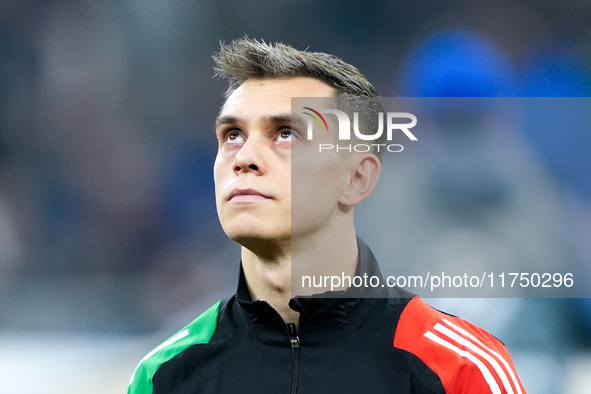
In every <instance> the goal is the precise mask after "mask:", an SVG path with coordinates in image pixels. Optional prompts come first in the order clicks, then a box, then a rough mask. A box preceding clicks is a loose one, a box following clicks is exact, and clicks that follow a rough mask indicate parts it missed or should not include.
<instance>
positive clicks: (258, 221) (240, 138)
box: [214, 77, 343, 245]
mask: <svg viewBox="0 0 591 394" xmlns="http://www.w3.org/2000/svg"><path fill="white" fill-rule="evenodd" d="M334 92H335V91H334V89H333V88H332V87H330V86H329V85H327V84H325V83H324V82H321V81H319V80H316V79H313V78H305V77H297V78H288V79H266V80H255V79H252V80H248V81H246V82H245V83H243V84H242V85H241V86H240V87H239V88H238V89H237V90H235V91H234V92H233V93H232V94H231V95H230V97H229V98H228V99H227V101H226V102H225V104H224V106H223V107H222V110H221V112H220V116H219V118H218V120H217V122H216V134H217V138H218V142H219V148H218V154H217V157H216V161H215V165H214V178H215V190H216V203H217V210H218V215H219V217H220V221H221V223H222V227H223V228H224V231H225V232H226V234H227V235H228V236H229V237H230V238H232V239H233V240H235V241H237V242H239V243H241V244H243V245H245V244H247V243H248V242H251V241H253V240H258V241H268V240H269V241H270V240H285V241H289V240H291V236H292V220H291V219H292V192H291V185H292V147H293V148H294V151H295V150H297V149H301V148H302V147H304V148H305V147H306V144H307V141H304V138H305V130H306V129H305V124H304V122H303V121H299V122H296V120H295V118H294V122H293V126H292V121H291V120H292V113H291V98H292V97H332V96H334ZM298 129H299V131H297V130H298ZM324 157H325V158H326V160H328V162H330V163H332V164H330V163H329V165H328V166H324V167H323V166H322V164H320V168H319V167H318V166H317V164H318V163H310V162H308V163H300V162H302V160H297V162H298V171H297V172H296V173H297V174H299V175H296V173H294V176H296V179H297V181H298V183H300V182H301V183H302V184H303V183H305V185H304V186H305V187H304V188H303V189H302V190H298V192H299V191H302V195H303V196H304V197H305V198H307V199H310V201H311V202H315V201H318V200H322V199H325V200H326V201H327V204H325V205H328V206H330V207H336V206H337V200H338V196H337V195H336V194H335V193H338V192H334V193H332V194H331V193H329V195H326V196H324V195H320V194H321V193H319V189H318V186H321V185H326V184H327V182H328V183H331V182H332V183H333V184H334V181H333V179H334V175H335V173H334V170H335V169H336V168H338V167H339V166H340V167H343V166H342V163H341V162H339V161H340V159H338V158H332V157H330V156H328V155H325V156H324ZM300 164H302V165H303V166H304V168H300V167H299V166H300ZM331 167H335V168H334V169H333V168H331ZM300 170H301V171H300ZM331 171H332V172H331ZM324 178H326V179H324ZM338 188H339V185H336V187H335V188H333V189H335V190H336V189H338ZM310 193H314V194H310ZM319 209H322V210H324V211H326V209H324V208H319ZM327 215H329V214H328V213H327ZM296 219H297V218H296ZM294 231H295V229H294Z"/></svg>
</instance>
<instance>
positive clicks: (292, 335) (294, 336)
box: [287, 323, 300, 349]
mask: <svg viewBox="0 0 591 394" xmlns="http://www.w3.org/2000/svg"><path fill="white" fill-rule="evenodd" d="M287 334H288V335H289V345H290V346H291V348H292V349H297V348H299V347H300V337H299V336H298V330H297V328H296V325H295V324H293V323H287Z"/></svg>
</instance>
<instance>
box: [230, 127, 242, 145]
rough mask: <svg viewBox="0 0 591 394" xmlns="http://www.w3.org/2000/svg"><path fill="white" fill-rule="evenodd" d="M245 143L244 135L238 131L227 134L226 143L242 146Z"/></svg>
mask: <svg viewBox="0 0 591 394" xmlns="http://www.w3.org/2000/svg"><path fill="white" fill-rule="evenodd" d="M243 142H244V137H243V136H242V133H241V132H240V131H238V130H230V131H229V132H227V133H226V143H228V144H241V143H243Z"/></svg>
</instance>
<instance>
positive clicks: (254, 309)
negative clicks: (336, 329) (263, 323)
mask: <svg viewBox="0 0 591 394" xmlns="http://www.w3.org/2000/svg"><path fill="white" fill-rule="evenodd" d="M357 246H358V250H359V252H358V263H357V268H356V272H355V275H356V276H359V277H363V276H364V275H367V276H368V277H372V276H375V277H377V278H379V285H378V286H377V287H375V288H373V287H350V288H348V289H346V290H343V291H334V292H326V293H323V294H319V295H314V296H298V297H295V298H293V299H291V301H290V304H289V306H290V307H291V308H292V309H293V310H295V311H297V312H299V313H300V323H303V322H304V321H316V320H323V321H324V322H326V321H331V322H332V323H334V324H348V322H353V323H354V322H361V321H362V320H363V318H364V317H365V315H366V314H367V312H368V310H369V308H370V307H371V305H373V301H375V299H377V298H392V297H396V298H408V294H406V293H405V292H404V291H400V289H394V290H393V289H389V288H388V287H387V286H383V287H382V284H384V279H383V276H382V273H381V272H380V269H379V266H378V264H377V261H376V259H375V257H374V255H373V253H372V251H371V249H370V248H369V246H367V244H365V242H363V241H362V240H361V239H360V238H357ZM236 299H237V301H238V304H239V305H240V306H241V307H242V308H243V310H244V311H245V312H246V313H247V314H248V317H249V318H248V320H250V321H253V320H260V319H263V320H267V319H276V318H277V317H278V316H279V315H278V314H277V312H275V310H274V309H273V308H272V307H271V306H270V305H269V304H268V303H267V302H266V301H253V300H252V297H251V295H250V292H249V290H248V286H247V284H246V277H245V275H244V270H243V268H242V264H240V277H239V280H238V289H237V291H236ZM372 299H373V301H372ZM354 315H355V316H354Z"/></svg>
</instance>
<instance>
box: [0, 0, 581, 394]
mask: <svg viewBox="0 0 591 394" xmlns="http://www.w3.org/2000/svg"><path fill="white" fill-rule="evenodd" d="M589 21H591V2H588V1H586V0H565V1H560V2H557V1H550V0H514V1H509V0H501V1H498V0H471V1H468V0H450V1H446V2H441V1H435V0H420V1H415V2H402V1H386V0H378V1H368V2H353V3H351V4H345V3H343V2H337V1H321V2H312V1H306V0H303V1H298V2H296V1H286V0H281V1H274V2H271V1H267V0H253V1H249V2H245V1H236V0H219V1H213V0H203V1H178V0H143V1H138V0H121V1H113V2H111V1H105V2H97V1H87V0H86V1H85V0H79V1H72V0H69V1H68V0H0V379H1V381H2V388H1V389H0V391H1V392H2V393H6V394H32V393H34V394H46V393H47V394H50V393H51V394H57V393H59V394H67V393H118V392H125V391H126V389H127V383H128V380H129V377H130V376H131V373H132V371H133V369H134V367H135V365H136V363H137V362H138V361H139V359H140V358H141V357H142V356H143V355H145V354H146V353H147V352H148V351H149V350H151V349H152V348H153V347H154V346H155V345H157V344H158V343H160V342H161V341H162V340H164V339H165V338H166V337H167V336H168V335H170V334H172V333H173V332H175V331H176V330H177V329H178V328H180V327H182V326H183V325H185V324H186V323H187V322H188V321H190V320H192V318H194V317H195V316H196V315H197V314H198V313H200V312H201V311H203V310H204V309H205V308H206V307H207V306H209V305H210V304H211V303H212V302H213V301H215V300H217V299H219V298H222V297H225V296H227V295H229V294H231V293H232V292H233V291H234V282H235V279H236V277H237V262H238V256H239V250H238V247H237V246H235V245H233V244H232V243H231V242H229V241H227V240H226V238H225V236H224V234H223V232H222V231H221V228H220V226H219V223H218V221H217V216H216V211H215V204H214V198H213V179H212V169H211V168H212V163H213V159H214V156H215V150H216V142H215V139H214V136H213V127H212V125H213V121H214V119H215V116H216V114H217V111H218V109H219V106H220V104H221V102H222V99H221V92H222V90H223V88H224V83H223V82H221V81H218V80H215V79H213V78H212V61H211V54H212V53H213V52H214V51H216V50H217V48H218V45H219V41H220V40H225V41H230V40H231V39H232V38H236V37H239V36H242V35H244V34H247V35H248V36H250V37H254V38H261V39H264V40H266V41H284V42H286V43H289V44H291V45H293V46H295V47H298V48H302V49H304V48H308V47H309V49H310V50H313V51H326V52H329V53H334V54H336V55H338V56H340V57H342V58H344V59H345V60H346V61H348V62H350V63H352V64H354V65H356V66H358V67H359V68H360V69H361V70H362V71H363V72H364V73H365V74H366V75H367V77H368V78H369V80H370V81H372V82H373V83H374V84H375V86H376V87H377V89H378V91H379V92H380V94H381V95H383V96H442V97H445V96H460V97H461V96H485V97H486V96H527V97H530V96H531V97H538V96H539V97H587V96H589V95H590V94H589V93H590V92H591V24H590V23H589ZM590 109H591V108H590V107H588V106H583V107H582V108H579V109H578V111H579V113H580V111H583V112H585V111H586V112H589V111H590ZM548 113H549V111H540V116H541V118H540V119H542V121H543V122H544V124H546V125H547V124H553V125H555V127H554V128H552V129H550V130H553V131H554V132H538V131H539V130H541V129H544V130H548V128H540V127H538V126H539V125H537V124H535V122H534V124H531V125H526V126H527V127H523V128H520V129H516V130H514V132H513V133H512V134H510V135H504V136H503V137H502V138H505V140H504V141H510V142H511V144H513V145H515V146H518V147H519V148H518V149H515V150H514V151H513V152H512V153H513V154H505V155H501V156H502V160H501V158H500V157H499V156H497V155H496V153H500V151H495V147H494V146H493V147H492V148H491V147H490V146H489V145H486V144H485V142H489V141H490V140H489V137H490V134H487V133H482V134H484V135H475V136H472V134H470V133H468V134H463V136H462V135H457V134H453V133H452V134H446V133H447V132H448V131H446V130H444V129H445V128H444V127H442V130H439V131H438V132H436V133H434V137H433V138H432V139H430V141H431V142H430V143H429V142H428V141H427V139H425V141H427V142H426V143H425V145H424V146H422V147H421V148H420V150H419V151H418V152H417V154H416V155H414V156H413V157H409V158H407V159H404V160H402V159H401V160H400V161H399V162H396V163H389V162H386V164H385V165H386V167H387V168H388V167H389V168H390V169H389V173H391V174H395V175H394V178H392V179H390V178H386V179H385V180H382V184H381V187H382V188H385V190H386V196H388V198H389V199H390V200H389V201H392V203H393V204H395V206H396V209H397V215H399V216H398V218H402V219H401V220H399V223H400V226H397V228H398V231H397V232H396V233H395V234H390V233H388V234H386V236H388V237H389V238H388V239H390V241H391V242H392V243H393V244H394V246H395V249H396V250H397V255H396V258H397V259H399V260H400V261H411V260H412V259H417V258H419V257H420V258H429V256H434V255H437V256H441V255H442V253H443V254H445V253H446V252H449V253H448V254H447V255H448V256H451V257H449V258H453V256H454V253H455V255H457V256H461V251H462V250H463V249H462V248H463V247H465V246H466V245H467V244H468V245H470V247H471V248H472V249H470V252H474V251H475V250H476V251H479V250H480V251H482V250H485V251H486V250H494V251H498V250H499V248H500V249H501V250H502V251H503V252H506V253H513V255H514V256H517V257H519V258H529V259H531V260H532V261H534V262H535V261H536V259H537V258H539V257H540V256H541V257H543V258H554V259H561V261H564V264H565V267H578V268H579V269H581V270H582V271H583V272H587V273H588V272H589V271H588V270H589V264H590V263H591V251H590V246H589V244H590V242H589V241H590V240H591V177H590V175H589V171H590V170H591V159H590V158H591V155H589V154H588V151H589V149H590V148H591V129H590V128H589V123H586V125H587V127H586V128H585V127H576V126H575V127H569V126H571V125H570V124H568V123H562V122H560V121H557V120H556V119H553V118H552V117H551V116H548ZM544 115H546V116H545V117H543V116H544ZM542 121H541V122H542ZM552 122H554V123H552ZM466 135H467V136H468V137H466ZM465 141H468V142H465ZM441 144H444V145H445V147H446V148H449V147H452V148H453V149H456V150H457V151H458V152H460V151H459V149H460V148H462V147H464V148H465V149H467V150H466V151H465V154H463V153H460V154H459V155H457V157H456V160H455V161H450V160H448V159H449V158H448V157H447V156H446V155H444V154H443V149H442V145H441ZM475 152H477V153H482V156H480V155H479V154H477V153H475ZM503 153H507V152H503ZM480 157H488V158H491V161H490V162H485V160H482V161H480V160H479V158H480ZM497 161H502V164H503V165H502V166H500V165H497V164H499V163H497ZM495 163H496V164H495ZM513 169H519V170H513ZM521 169H523V171H522V170H521ZM515 172H518V173H519V174H521V176H517V177H515V176H513V175H514V173H515ZM490 175H492V176H490ZM390 180H391V182H390ZM388 193H390V194H388ZM516 195H518V196H520V197H519V198H520V200H519V201H520V203H521V204H523V205H519V204H517V205H510V206H511V207H512V208H513V209H515V208H517V210H516V212H517V213H518V215H516V216H511V218H512V220H513V221H504V222H503V226H505V227H503V226H500V227H497V230H498V231H500V232H501V233H502V230H503V229H505V230H507V231H509V232H510V236H509V238H510V242H509V240H507V239H503V238H502V237H498V236H491V235H490V233H487V232H486V231H484V230H483V229H484V227H482V226H486V225H487V223H488V224H490V220H494V215H493V219H490V218H489V220H488V221H487V220H484V221H480V222H477V223H474V222H470V225H466V220H467V219H466V218H465V217H464V216H463V215H464V214H465V211H464V209H463V208H465V207H466V206H468V207H469V209H470V212H472V214H473V213H474V212H480V213H482V212H484V213H490V211H488V210H489V209H490V208H489V205H487V204H488V203H490V201H496V202H495V204H497V205H495V206H498V204H501V205H502V204H511V202H512V201H514V198H515V196H516ZM491 199H492V200H491ZM417 201H422V202H424V203H425V204H424V205H423V204H417ZM483 201H486V202H487V203H483ZM507 201H509V203H507ZM376 205H379V204H376ZM520 207H523V209H524V210H521V209H520ZM526 207H527V208H531V207H534V208H532V209H527V211H525V209H526ZM364 209H365V210H366V212H367V213H368V217H372V216H371V213H372V211H373V212H374V216H373V217H376V216H375V215H376V214H379V212H380V208H375V205H371V204H367V205H366V206H365V207H364ZM521 213H523V215H519V214H521ZM540 218H543V219H544V220H540ZM359 226H360V230H361V231H362V233H364V234H368V237H366V238H367V239H368V242H369V243H370V244H371V237H372V235H371V231H372V226H371V223H369V224H368V223H364V222H363V221H361V222H360V223H359ZM479 226H481V227H479ZM433 228H437V229H439V232H436V231H424V230H425V229H431V230H432V229H433ZM499 229H500V230H499ZM485 233H486V234H488V235H487V236H486V237H485V236H484V235H483V234H485ZM412 234H420V239H419V240H417V238H416V237H413V236H411V235H412ZM374 235H375V234H374ZM383 235H384V234H382V236H383ZM496 235H499V234H496ZM378 236H379V235H375V237H378ZM454 245H455V246H458V247H455V246H454ZM495 245H496V246H498V247H494V246H495ZM481 247H482V248H481ZM540 250H541V251H542V252H540ZM536 252H538V253H536ZM376 253H378V254H379V253H380V251H379V250H377V251H376ZM417 256H419V257H417ZM548 256H551V257H548ZM589 278H591V275H589V276H587V277H582V279H584V280H589ZM589 285H590V286H591V283H590V284H589ZM433 302H434V304H436V305H440V306H441V307H442V308H443V309H445V310H447V311H450V312H452V313H457V314H460V315H462V316H463V317H466V318H468V319H471V320H473V321H475V322H476V323H478V324H480V325H482V326H483V327H485V328H487V329H489V330H490V331H491V332H493V334H495V335H497V336H499V337H500V338H502V339H503V340H504V341H505V343H506V344H507V345H508V347H509V349H510V350H511V352H512V354H513V356H514V359H515V362H516V364H517V370H518V372H519V373H520V374H521V377H522V380H523V382H524V384H525V387H526V388H527V389H528V391H529V392H530V393H569V394H570V393H573V394H574V393H577V394H578V393H589V392H591V379H590V378H589V376H590V375H591V348H590V346H591V306H590V303H589V300H585V299H561V300H552V299H535V300H514V299H498V300H460V301H458V300H433ZM491 310H492V311H491Z"/></svg>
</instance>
